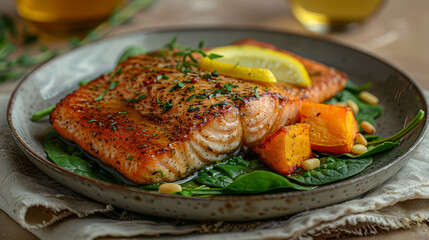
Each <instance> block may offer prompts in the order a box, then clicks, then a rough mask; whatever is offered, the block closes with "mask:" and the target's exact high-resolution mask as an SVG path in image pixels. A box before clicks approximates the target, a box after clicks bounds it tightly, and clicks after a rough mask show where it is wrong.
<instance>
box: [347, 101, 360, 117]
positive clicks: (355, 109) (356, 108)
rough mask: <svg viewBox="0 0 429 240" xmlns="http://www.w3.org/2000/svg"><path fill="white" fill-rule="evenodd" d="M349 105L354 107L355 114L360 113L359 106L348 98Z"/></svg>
mask: <svg viewBox="0 0 429 240" xmlns="http://www.w3.org/2000/svg"><path fill="white" fill-rule="evenodd" d="M347 106H348V107H349V108H351V109H352V112H353V114H354V115H357V114H358V113H359V107H358V105H357V104H356V103H355V102H354V101H353V100H350V99H349V100H347Z"/></svg>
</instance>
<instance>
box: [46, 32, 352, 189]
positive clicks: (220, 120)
mask: <svg viewBox="0 0 429 240" xmlns="http://www.w3.org/2000/svg"><path fill="white" fill-rule="evenodd" d="M237 44H251V45H259V46H264V47H268V48H273V49H275V48H274V47H273V46H272V45H269V44H266V43H261V42H256V41H254V40H245V41H240V42H238V43H237ZM277 50H278V49H277ZM279 51H283V50H279ZM287 53H288V52H287ZM288 54H290V53H288ZM291 55H293V54H291ZM293 56H294V57H296V58H297V59H298V60H299V61H301V62H302V63H303V64H304V66H305V67H306V69H307V71H308V73H309V75H310V78H311V81H312V85H311V86H309V87H305V88H304V87H296V86H291V85H287V84H269V83H263V82H253V81H246V80H243V79H237V78H231V77H228V76H221V75H219V74H217V73H216V72H203V71H201V70H199V69H197V68H196V67H191V68H189V70H185V71H183V69H181V68H178V67H177V66H178V64H181V61H182V58H181V57H175V56H172V55H171V54H166V55H164V56H160V55H157V54H148V55H140V56H136V57H131V58H129V59H128V60H126V61H124V62H122V63H120V64H119V65H118V66H117V67H116V69H115V71H114V72H112V73H110V74H106V75H103V76H101V77H99V78H98V79H96V80H94V81H92V82H91V83H89V84H87V85H86V86H82V87H80V88H79V89H78V90H76V91H75V92H73V93H72V94H69V95H68V96H66V97H65V98H64V99H63V100H61V101H60V102H59V103H58V104H57V106H56V108H55V110H54V111H53V112H52V113H51V115H50V121H51V123H52V126H53V128H54V129H55V130H56V131H57V132H58V133H59V134H60V135H61V136H62V137H63V138H65V139H67V140H69V141H73V142H75V143H77V144H78V145H79V146H80V147H81V148H82V149H84V150H85V151H87V152H88V153H90V154H91V155H93V156H94V157H96V158H98V159H100V160H101V161H102V162H103V163H104V164H106V165H108V166H111V167H113V168H114V169H116V170H117V171H118V172H120V173H121V174H123V175H124V176H125V177H126V178H128V179H130V180H132V181H134V182H135V183H137V184H154V183H160V182H172V181H177V180H180V179H183V178H185V177H187V176H189V175H190V174H191V173H193V172H194V171H196V170H199V169H201V168H202V167H204V166H205V165H207V164H210V163H214V162H217V161H220V160H222V159H224V158H225V157H227V156H228V155H230V154H234V153H237V152H238V151H240V150H243V149H249V148H250V149H252V148H253V147H255V146H257V145H258V144H259V143H260V142H261V141H262V140H263V139H264V138H265V137H266V136H268V135H269V134H271V133H273V132H274V131H275V130H276V129H278V128H279V127H281V126H283V125H288V124H292V123H294V122H295V121H296V120H297V111H298V109H299V106H300V105H301V104H302V103H303V102H323V101H325V100H327V99H329V98H331V97H333V96H335V94H336V93H338V92H339V91H341V90H342V89H343V88H344V86H345V84H346V81H347V76H346V75H345V74H344V73H342V72H340V71H338V70H335V69H333V68H329V67H327V66H325V65H323V64H320V63H316V62H314V61H311V60H308V59H305V58H302V57H299V56H296V55H293Z"/></svg>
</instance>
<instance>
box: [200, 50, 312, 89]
mask: <svg viewBox="0 0 429 240" xmlns="http://www.w3.org/2000/svg"><path fill="white" fill-rule="evenodd" d="M211 53H216V54H218V55H222V56H223V57H220V58H216V59H210V58H208V57H203V58H201V60H200V62H199V63H198V66H199V67H200V68H201V69H205V70H209V71H218V72H219V73H220V74H224V75H228V76H232V77H238V78H242V79H247V80H255V81H262V82H277V81H279V82H284V83H288V84H294V85H299V86H309V85H311V80H310V77H309V76H308V73H307V70H306V69H305V67H304V65H303V64H302V63H301V62H299V61H298V60H297V59H296V58H294V57H292V56H290V55H288V54H285V53H282V52H278V51H274V50H271V49H267V48H262V47H257V46H251V45H230V46H224V47H217V48H213V49H211V50H209V51H207V54H208V55H209V54H211Z"/></svg>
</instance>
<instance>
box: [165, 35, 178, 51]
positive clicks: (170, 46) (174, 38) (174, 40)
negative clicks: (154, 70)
mask: <svg viewBox="0 0 429 240" xmlns="http://www.w3.org/2000/svg"><path fill="white" fill-rule="evenodd" d="M176 42H177V37H176V36H174V37H173V39H171V42H169V43H167V44H166V45H165V47H166V48H168V50H170V51H173V49H174V46H175V45H176Z"/></svg>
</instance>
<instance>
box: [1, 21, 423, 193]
mask: <svg viewBox="0 0 429 240" xmlns="http://www.w3.org/2000/svg"><path fill="white" fill-rule="evenodd" d="M197 31H241V32H258V33H265V34H278V35H289V36H295V37H300V38H307V39H311V40H317V41H322V42H325V43H328V44H331V45H336V46H339V47H343V48H346V49H348V50H352V51H354V52H358V53H361V54H364V55H366V56H367V57H370V58H372V59H374V60H377V61H379V62H381V63H383V64H386V65H387V66H389V67H391V68H393V69H395V70H396V71H397V72H398V73H399V74H401V75H403V76H404V77H405V79H407V81H410V82H411V83H412V84H413V86H412V88H414V90H415V91H417V93H418V95H419V97H420V98H421V99H422V100H423V105H424V106H425V111H426V116H425V121H423V123H420V124H424V126H423V129H422V131H421V132H420V134H419V135H418V137H417V139H416V140H415V141H414V142H413V143H412V146H411V147H410V148H408V149H407V150H406V151H405V152H404V153H402V155H400V156H399V157H397V158H396V159H393V161H391V162H389V163H388V164H386V165H384V166H382V167H380V168H377V169H376V170H375V171H374V172H372V173H367V174H365V175H362V176H357V177H351V178H348V179H344V180H342V181H339V182H334V183H331V184H328V185H322V186H319V187H318V188H316V189H313V190H310V191H289V192H283V193H271V194H267V193H261V194H255V195H231V196H229V195H228V196H213V197H210V198H201V197H193V196H191V197H189V196H181V195H171V194H162V193H155V192H149V191H146V190H143V189H138V188H131V187H126V186H121V185H118V184H114V183H109V182H105V181H101V180H96V179H92V178H89V177H85V176H82V175H78V174H76V173H73V172H70V171H68V170H65V169H63V168H61V167H59V166H57V165H55V164H54V163H53V162H51V161H49V160H48V159H45V157H44V156H41V155H39V154H37V153H36V152H34V151H33V150H32V149H31V148H30V147H29V146H28V145H27V144H26V143H25V142H24V141H23V139H22V138H21V137H20V136H19V134H18V133H17V131H16V129H15V128H14V126H13V124H14V123H13V121H12V106H13V104H14V100H15V98H16V95H17V93H18V91H19V90H20V88H21V86H22V85H24V84H25V82H27V81H28V79H30V76H32V75H33V74H35V73H36V72H37V71H40V70H41V69H42V68H43V67H45V66H46V65H48V64H50V63H51V62H53V61H56V60H58V59H60V58H62V57H67V55H68V54H70V53H72V52H73V51H75V50H76V49H81V48H86V47H89V46H92V45H96V44H98V43H99V42H104V41H109V40H112V39H120V38H124V37H125V38H126V37H129V36H133V35H140V34H158V33H168V32H197ZM428 109H429V108H428V104H427V100H426V97H425V95H424V94H423V91H422V88H421V87H420V86H419V84H418V83H417V82H416V81H415V80H414V79H413V78H411V77H410V76H409V75H408V74H406V73H404V72H403V71H402V70H401V69H400V68H398V67H396V66H395V65H394V64H392V63H390V62H389V61H388V60H385V59H383V58H380V57H379V56H374V55H373V54H370V53H368V52H366V51H365V50H362V49H358V48H356V47H352V46H349V45H347V44H344V43H340V42H338V41H335V40H332V39H326V38H321V37H318V36H313V35H304V34H300V33H294V32H290V31H280V30H274V29H260V28H254V27H253V28H246V27H185V28H151V29H140V30H136V31H131V32H127V33H123V34H119V35H114V36H111V37H107V38H102V39H98V40H96V41H93V42H91V43H89V44H86V45H84V46H81V47H78V48H75V49H72V50H70V51H69V52H67V53H64V54H61V55H59V56H57V57H54V58H52V59H50V60H49V61H47V62H45V63H43V64H41V65H39V66H37V67H36V68H34V69H33V70H32V71H31V72H29V73H28V74H27V75H25V76H24V77H23V79H22V80H21V81H20V82H19V83H18V85H17V86H16V87H15V89H14V90H13V92H12V94H11V96H10V99H9V103H8V106H7V122H8V126H9V131H10V132H11V134H12V136H13V138H14V140H15V142H16V143H17V144H18V145H20V146H21V147H20V149H21V150H23V151H26V152H27V153H29V154H30V155H32V156H33V157H34V159H37V160H38V161H39V162H40V163H42V164H43V165H45V166H47V167H49V168H51V169H52V170H54V171H57V172H60V173H65V174H68V175H69V176H70V177H73V178H78V179H79V180H81V181H86V182H91V183H93V184H95V185H98V186H100V187H106V188H113V189H115V190H119V191H126V192H130V193H136V194H143V195H150V196H156V197H164V198H173V199H183V200H189V201H192V200H198V201H241V200H245V201H249V200H263V199H267V198H269V199H282V198H288V197H302V196H304V195H308V194H313V193H314V194H315V193H320V192H325V191H329V190H333V189H335V188H341V187H346V186H348V185H353V184H354V183H356V182H358V181H361V180H363V179H365V178H369V177H372V176H374V175H376V174H378V173H380V172H383V171H384V170H386V169H388V168H390V167H391V166H393V165H395V164H397V163H399V162H401V161H402V160H403V159H404V158H405V157H407V156H409V155H410V154H411V153H412V152H413V151H414V150H415V149H416V148H417V147H418V146H419V145H420V144H421V142H422V140H423V138H424V135H425V133H426V131H427V126H428V123H429V117H428V114H427V113H428ZM44 174H46V173H44Z"/></svg>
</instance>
